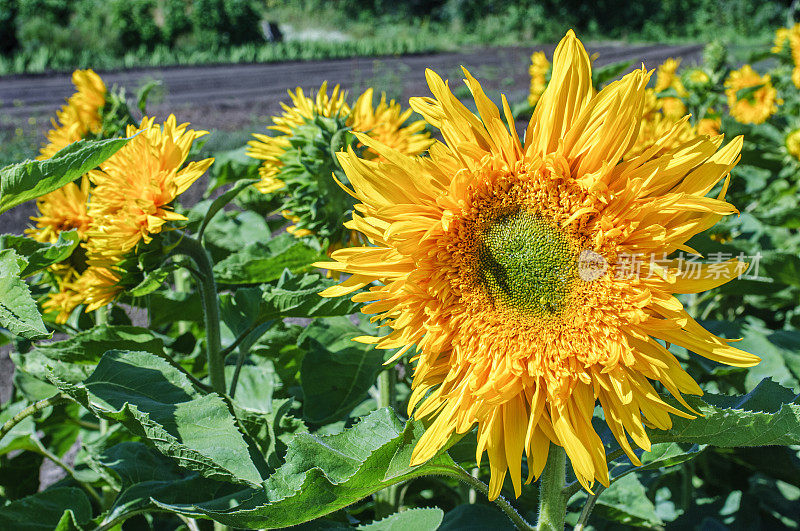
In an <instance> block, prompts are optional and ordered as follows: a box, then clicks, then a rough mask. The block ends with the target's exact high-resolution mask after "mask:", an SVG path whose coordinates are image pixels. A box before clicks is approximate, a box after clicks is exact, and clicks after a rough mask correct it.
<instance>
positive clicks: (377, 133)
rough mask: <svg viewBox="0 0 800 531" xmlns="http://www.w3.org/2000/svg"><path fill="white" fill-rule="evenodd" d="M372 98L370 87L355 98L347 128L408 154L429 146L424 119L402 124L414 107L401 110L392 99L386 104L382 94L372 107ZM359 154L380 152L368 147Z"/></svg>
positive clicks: (424, 149)
mask: <svg viewBox="0 0 800 531" xmlns="http://www.w3.org/2000/svg"><path fill="white" fill-rule="evenodd" d="M372 97H373V90H372V89H371V88H369V89H367V90H366V91H365V92H364V93H363V94H362V95H361V96H359V97H358V99H357V100H356V103H355V104H354V105H353V109H352V111H351V112H350V115H349V116H348V118H347V126H348V127H350V128H351V129H353V130H354V131H360V132H362V133H366V134H367V135H369V136H370V138H374V139H375V140H377V141H379V142H380V143H382V144H385V145H387V146H391V147H392V148H393V149H396V150H397V151H400V152H401V153H405V154H407V155H420V154H422V153H424V152H425V151H426V150H427V149H428V148H429V147H430V145H431V144H432V143H433V141H432V140H431V138H430V135H429V134H428V133H426V132H425V122H424V120H417V121H414V122H411V123H409V124H408V125H406V126H404V125H403V124H405V123H407V122H408V120H409V118H411V115H412V114H413V112H414V111H413V110H411V109H406V110H405V111H403V109H402V107H401V106H400V104H399V103H395V101H394V100H391V101H390V102H389V103H386V94H381V100H380V102H379V103H378V106H377V107H374V108H373V106H372ZM362 156H364V157H367V158H380V154H379V153H377V152H376V151H375V150H372V149H369V148H368V149H367V150H366V152H364V154H363V155H362Z"/></svg>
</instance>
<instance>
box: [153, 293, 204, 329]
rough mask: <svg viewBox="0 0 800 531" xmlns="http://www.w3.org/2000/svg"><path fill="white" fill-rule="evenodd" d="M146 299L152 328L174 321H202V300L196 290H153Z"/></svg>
mask: <svg viewBox="0 0 800 531" xmlns="http://www.w3.org/2000/svg"><path fill="white" fill-rule="evenodd" d="M146 300H147V310H148V314H149V316H150V326H151V327H152V328H159V327H161V326H164V325H171V324H173V323H174V322H176V321H191V322H195V323H202V322H203V302H202V300H201V299H200V294H199V293H198V292H197V291H193V292H191V293H190V292H185V291H171V290H169V291H167V290H163V291H155V292H153V293H151V294H150V295H148V296H147V298H146Z"/></svg>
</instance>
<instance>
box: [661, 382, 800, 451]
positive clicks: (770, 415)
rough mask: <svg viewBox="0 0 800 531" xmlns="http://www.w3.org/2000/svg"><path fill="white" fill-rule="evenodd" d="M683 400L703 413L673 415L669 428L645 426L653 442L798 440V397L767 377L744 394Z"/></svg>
mask: <svg viewBox="0 0 800 531" xmlns="http://www.w3.org/2000/svg"><path fill="white" fill-rule="evenodd" d="M686 401H687V402H688V403H689V405H690V406H692V407H693V408H694V409H696V410H697V411H698V412H700V413H701V414H702V415H703V416H702V417H698V418H694V419H684V418H680V417H673V418H672V428H670V429H669V430H663V431H662V430H658V429H648V430H647V433H648V436H649V437H650V440H651V441H652V442H653V443H659V442H684V443H694V444H709V445H713V446H722V447H734V446H767V445H788V444H800V397H798V396H795V394H794V393H793V392H792V391H790V390H789V389H786V388H785V387H781V386H780V385H778V384H776V383H775V382H773V381H771V380H763V381H762V382H761V383H760V384H759V385H758V386H757V387H756V388H755V389H753V390H752V391H751V392H750V393H748V394H746V395H744V396H727V395H714V394H710V393H709V394H706V395H704V396H703V398H702V399H700V398H698V397H686ZM672 403H673V404H675V405H676V407H681V406H680V405H677V403H676V402H675V401H672Z"/></svg>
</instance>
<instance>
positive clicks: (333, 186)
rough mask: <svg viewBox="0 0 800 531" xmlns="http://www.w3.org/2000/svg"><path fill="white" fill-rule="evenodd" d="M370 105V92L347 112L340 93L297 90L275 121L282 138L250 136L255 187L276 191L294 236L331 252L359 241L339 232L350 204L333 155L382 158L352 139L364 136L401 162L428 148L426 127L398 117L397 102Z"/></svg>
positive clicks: (382, 100) (400, 112)
mask: <svg viewBox="0 0 800 531" xmlns="http://www.w3.org/2000/svg"><path fill="white" fill-rule="evenodd" d="M373 100H374V91H373V90H372V89H368V90H367V91H365V92H364V93H363V94H361V96H359V97H358V99H357V100H356V101H355V103H354V104H353V105H352V106H350V105H349V104H348V103H347V100H346V97H345V95H344V94H343V93H341V92H340V91H339V87H338V86H337V87H336V88H334V91H333V95H332V96H331V97H330V98H328V96H327V94H326V85H325V84H323V85H322V87H321V88H320V90H319V92H318V93H317V95H316V101H312V100H311V99H310V98H308V97H306V96H305V95H304V94H303V92H302V91H301V90H300V89H297V92H296V93H295V94H294V95H293V96H292V101H293V104H294V107H289V106H288V105H284V111H285V112H284V115H283V116H282V117H280V118H274V119H273V121H274V122H275V123H276V124H278V125H275V126H272V129H274V130H277V131H279V132H280V133H281V135H279V136H275V137H270V136H266V135H254V136H255V137H256V140H253V141H251V142H249V143H248V145H249V146H250V149H249V150H248V155H250V156H251V157H254V158H256V159H260V160H264V163H263V164H262V166H261V168H260V173H261V182H260V183H259V184H258V185H256V186H257V187H258V188H259V190H261V191H262V192H265V193H268V192H275V191H279V190H280V191H281V193H282V195H281V197H282V203H281V207H280V210H281V214H282V215H283V216H284V217H285V218H286V219H288V220H289V221H291V222H292V223H293V225H291V226H290V227H289V228H288V229H287V230H288V231H289V232H290V233H291V234H294V235H295V236H297V237H303V236H309V235H314V236H315V237H317V238H318V239H319V240H320V241H322V242H323V245H324V246H326V248H327V249H328V250H332V249H338V248H339V247H342V246H348V245H351V244H352V243H356V244H358V243H361V241H363V240H361V239H360V237H359V236H358V235H357V234H355V233H352V232H350V231H346V230H344V229H343V227H342V221H343V220H344V217H345V216H346V215H347V214H348V212H349V211H350V210H352V208H353V198H352V197H350V196H349V195H348V194H347V193H346V192H344V191H343V190H342V189H341V188H340V187H339V184H338V181H337V180H341V179H345V180H346V177H345V176H344V174H343V173H342V172H341V168H340V167H339V164H338V162H337V160H336V158H335V156H334V152H336V151H339V150H341V149H343V148H344V146H346V145H348V144H354V147H355V148H356V149H357V150H358V152H359V155H360V156H361V157H363V158H365V159H369V160H373V159H377V160H380V159H381V158H382V156H381V154H380V153H378V152H377V151H375V150H374V149H372V148H370V147H369V146H367V145H365V144H363V143H360V142H358V141H356V140H355V137H353V136H352V134H351V132H353V131H358V132H361V133H363V134H365V135H367V136H369V137H370V138H372V139H374V140H377V141H379V142H380V143H382V144H384V145H388V146H390V147H392V148H393V149H395V150H397V151H399V152H401V153H403V154H405V155H412V156H416V155H420V154H422V153H424V152H425V151H426V150H427V149H428V147H429V146H430V145H431V144H432V142H433V141H432V140H431V138H430V135H429V134H428V133H427V132H426V131H425V122H424V121H422V120H417V121H410V118H411V115H412V114H413V111H412V110H411V109H406V110H403V109H402V107H401V106H400V105H399V104H398V103H396V102H395V101H394V100H391V101H388V102H387V100H386V96H385V95H381V98H380V100H379V102H378V103H377V105H375V104H374V102H373ZM332 175H335V178H332V177H331V176H332ZM345 184H346V183H345Z"/></svg>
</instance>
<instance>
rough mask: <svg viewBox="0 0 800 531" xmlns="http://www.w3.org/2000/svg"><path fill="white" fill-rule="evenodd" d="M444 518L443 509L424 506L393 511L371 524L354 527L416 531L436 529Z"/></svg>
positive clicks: (369, 530)
mask: <svg viewBox="0 0 800 531" xmlns="http://www.w3.org/2000/svg"><path fill="white" fill-rule="evenodd" d="M443 518H444V511H442V510H441V509H439V508H437V507H426V508H424V509H408V510H405V511H403V512H401V513H395V514H392V515H389V516H387V517H386V518H383V519H382V520H376V521H375V522H372V523H371V524H365V525H360V526H358V527H357V528H356V529H363V530H364V531H404V530H405V529H414V530H416V531H436V529H439V525H440V524H441V523H442V519H443Z"/></svg>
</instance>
